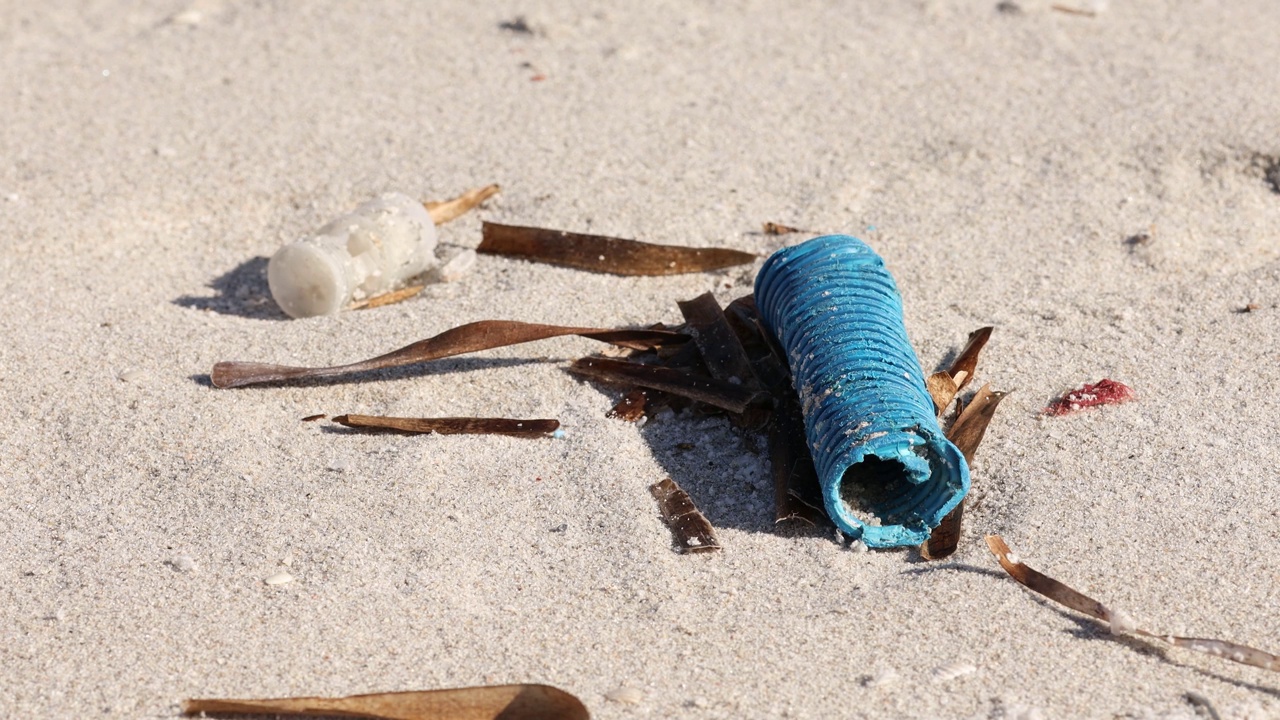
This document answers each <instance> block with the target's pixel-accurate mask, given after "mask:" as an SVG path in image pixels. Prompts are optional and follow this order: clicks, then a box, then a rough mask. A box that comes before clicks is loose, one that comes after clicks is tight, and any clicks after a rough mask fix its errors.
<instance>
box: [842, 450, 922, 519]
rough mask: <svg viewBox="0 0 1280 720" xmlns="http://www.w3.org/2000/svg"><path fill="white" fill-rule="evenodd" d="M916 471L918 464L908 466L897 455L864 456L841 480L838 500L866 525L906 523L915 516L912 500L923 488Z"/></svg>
mask: <svg viewBox="0 0 1280 720" xmlns="http://www.w3.org/2000/svg"><path fill="white" fill-rule="evenodd" d="M918 473H919V468H918V467H917V468H911V467H908V466H907V464H905V463H903V462H902V460H899V459H896V458H889V459H886V458H881V457H876V456H875V455H865V456H863V458H862V460H861V461H860V462H856V463H854V464H852V465H850V466H849V467H848V468H847V469H846V470H845V471H844V476H843V477H842V478H841V479H840V500H841V502H842V503H843V504H844V510H845V512H846V513H848V514H849V515H850V516H851V517H852V518H854V519H855V520H858V521H859V522H861V523H862V524H863V525H864V526H866V527H881V526H883V525H901V524H904V523H905V522H909V521H910V520H911V519H912V518H913V517H914V516H915V513H914V512H913V511H914V509H915V508H916V502H915V500H916V499H917V496H918V495H920V494H921V491H922V484H921V478H920V477H919V476H918ZM926 473H927V467H926ZM926 479H927V475H926ZM917 519H918V518H917Z"/></svg>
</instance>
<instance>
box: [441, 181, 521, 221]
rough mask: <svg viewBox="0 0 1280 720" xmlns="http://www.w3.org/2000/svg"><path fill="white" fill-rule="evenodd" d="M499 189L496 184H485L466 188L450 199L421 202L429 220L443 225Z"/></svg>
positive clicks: (477, 204) (496, 192)
mask: <svg viewBox="0 0 1280 720" xmlns="http://www.w3.org/2000/svg"><path fill="white" fill-rule="evenodd" d="M501 189H502V188H500V187H498V186H497V185H496V184H494V185H485V186H484V187H482V188H475V189H472V190H468V191H466V192H464V193H462V194H461V195H459V196H458V197H456V198H453V199H452V200H444V201H440V202H436V201H430V200H428V201H427V202H424V203H422V204H423V206H425V207H426V208H427V212H428V213H429V214H430V215H431V221H432V222H434V223H435V224H437V225H443V224H444V223H447V222H449V221H450V220H454V219H456V218H458V217H460V216H462V215H463V214H465V213H467V212H468V211H470V210H472V209H474V208H476V207H478V206H479V205H480V203H482V202H484V201H485V200H488V199H489V198H491V197H493V196H494V195H497V194H498V191H499V190H501Z"/></svg>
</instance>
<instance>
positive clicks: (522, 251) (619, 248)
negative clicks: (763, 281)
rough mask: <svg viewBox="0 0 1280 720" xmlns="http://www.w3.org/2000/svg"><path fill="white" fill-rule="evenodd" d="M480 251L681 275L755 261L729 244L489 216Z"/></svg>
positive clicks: (613, 270)
mask: <svg viewBox="0 0 1280 720" xmlns="http://www.w3.org/2000/svg"><path fill="white" fill-rule="evenodd" d="M483 233H484V237H483V239H482V240H481V241H480V247H478V248H476V252H482V253H490V254H493V255H506V256H508V257H518V258H523V259H525V260H533V261H536V262H544V263H548V264H551V265H560V266H563V267H571V268H577V269H579V270H590V271H592V272H602V273H612V274H614V275H678V274H681V273H691V272H702V271H706V270H718V269H720V268H726V267H732V266H734V265H745V264H747V263H751V262H754V261H755V259H756V256H755V255H753V254H751V253H747V252H742V251H740V250H731V249H729V248H688V247H676V246H672V245H654V244H651V243H646V242H640V241H637V240H624V239H622V238H613V237H604V236H601V235H584V234H580V233H571V232H565V231H562V230H548V229H545V228H533V227H521V226H518V225H499V224H498V223H490V222H486V223H485V224H484V229H483Z"/></svg>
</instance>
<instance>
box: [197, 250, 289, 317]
mask: <svg viewBox="0 0 1280 720" xmlns="http://www.w3.org/2000/svg"><path fill="white" fill-rule="evenodd" d="M269 261H270V258H267V257H255V258H250V259H248V260H245V261H244V262H242V263H240V264H239V265H237V266H235V267H234V268H232V269H231V270H228V271H227V272H225V273H223V274H221V275H219V276H218V277H216V278H214V279H213V281H212V282H210V283H209V284H208V285H207V286H206V287H208V288H209V289H211V290H213V291H214V293H216V294H215V295H213V296H211V297H210V296H197V295H183V296H182V297H179V298H176V299H174V300H173V304H174V305H179V306H182V307H186V308H192V309H194V310H209V311H212V312H216V313H219V314H221V315H235V316H237V317H243V318H250V319H253V320H288V319H289V316H288V315H285V314H284V311H282V310H281V309H280V308H279V306H277V305H276V303H275V301H274V300H272V299H271V288H270V287H268V285H267V263H268V262H269Z"/></svg>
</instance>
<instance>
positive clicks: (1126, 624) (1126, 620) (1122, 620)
mask: <svg viewBox="0 0 1280 720" xmlns="http://www.w3.org/2000/svg"><path fill="white" fill-rule="evenodd" d="M1107 619H1108V620H1110V621H1111V634H1112V635H1128V634H1129V633H1131V632H1133V631H1134V630H1137V629H1138V623H1137V622H1136V621H1135V620H1134V619H1133V617H1132V616H1131V615H1129V613H1127V612H1125V611H1123V610H1112V609H1111V608H1107Z"/></svg>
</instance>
